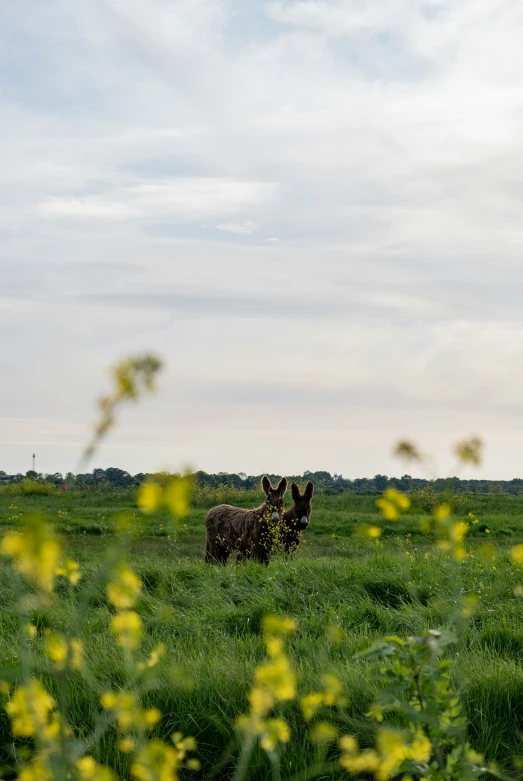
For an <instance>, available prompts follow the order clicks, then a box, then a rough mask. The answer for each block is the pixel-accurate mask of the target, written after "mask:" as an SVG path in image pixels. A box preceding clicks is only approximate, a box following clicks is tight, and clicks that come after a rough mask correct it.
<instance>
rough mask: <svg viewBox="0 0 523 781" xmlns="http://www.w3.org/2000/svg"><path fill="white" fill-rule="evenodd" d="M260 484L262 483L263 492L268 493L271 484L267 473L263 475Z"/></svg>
mask: <svg viewBox="0 0 523 781" xmlns="http://www.w3.org/2000/svg"><path fill="white" fill-rule="evenodd" d="M261 484H262V488H263V492H264V493H265V494H268V493H269V491H270V490H271V488H272V485H271V481H270V480H269V478H268V477H267V475H263V477H262V482H261Z"/></svg>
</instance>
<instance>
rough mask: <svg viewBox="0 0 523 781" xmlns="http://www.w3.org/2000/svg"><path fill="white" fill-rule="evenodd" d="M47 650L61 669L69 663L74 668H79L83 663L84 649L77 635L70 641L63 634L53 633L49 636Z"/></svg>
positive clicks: (48, 654)
mask: <svg viewBox="0 0 523 781" xmlns="http://www.w3.org/2000/svg"><path fill="white" fill-rule="evenodd" d="M45 652H46V654H47V656H48V658H49V659H51V661H53V662H54V663H55V664H56V666H57V667H58V669H59V670H63V669H65V667H66V666H67V664H69V666H70V667H71V668H72V669H73V670H79V669H80V668H81V667H82V665H83V661H84V649H83V645H82V642H81V640H79V639H78V638H77V637H74V638H73V639H72V640H71V641H70V642H69V643H68V642H67V640H66V638H65V637H64V636H63V635H61V634H56V633H52V634H50V635H49V637H48V638H47V641H46V645H45Z"/></svg>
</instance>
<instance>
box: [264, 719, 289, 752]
mask: <svg viewBox="0 0 523 781" xmlns="http://www.w3.org/2000/svg"><path fill="white" fill-rule="evenodd" d="M290 737H291V731H290V729H289V725H288V724H287V722H286V721H283V719H268V720H267V721H265V722H264V723H263V730H262V732H261V736H260V745H261V747H262V748H263V749H264V750H265V751H269V752H270V751H274V750H275V748H276V746H277V745H278V743H280V742H281V743H288V742H289V740H290Z"/></svg>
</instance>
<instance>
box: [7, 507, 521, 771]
mask: <svg viewBox="0 0 523 781" xmlns="http://www.w3.org/2000/svg"><path fill="white" fill-rule="evenodd" d="M203 504H204V502H203V501H200V500H198V497H197V502H196V508H195V509H194V510H193V511H192V512H191V513H190V515H189V516H188V517H187V518H186V519H184V521H183V523H181V524H180V526H179V528H178V529H177V530H176V531H175V532H173V530H172V528H171V525H170V523H169V520H168V519H167V518H166V517H161V516H160V517H154V519H147V518H144V516H141V515H140V514H139V513H138V511H137V509H136V506H135V500H134V496H133V494H132V493H125V494H117V493H115V494H103V493H100V494H87V493H86V494H80V493H78V494H75V493H74V492H71V493H68V494H58V495H53V496H12V495H10V494H2V495H0V525H3V526H4V527H5V528H7V527H16V525H17V524H18V523H19V522H20V519H21V517H22V516H23V514H24V513H27V512H31V511H43V512H45V513H46V514H48V515H49V516H50V517H51V518H52V519H53V521H54V523H55V525H56V526H57V528H58V529H59V530H60V532H61V533H62V535H64V537H65V538H66V542H67V545H68V548H69V553H70V555H72V556H73V557H74V558H77V559H78V560H79V561H80V564H81V567H82V570H83V571H84V572H85V573H86V574H85V578H86V579H88V578H89V573H91V572H93V573H94V572H95V571H96V569H97V567H98V566H99V563H100V561H101V559H102V557H103V549H104V547H105V545H106V543H107V538H108V537H109V536H110V535H111V534H112V529H113V525H112V519H113V516H114V514H115V512H122V511H126V512H131V513H135V515H136V519H137V523H138V524H139V527H140V533H139V535H138V537H137V538H136V539H135V540H134V542H133V545H132V552H131V556H130V560H131V563H132V565H133V567H134V568H135V569H136V571H137V572H138V573H139V574H140V576H141V577H142V580H143V583H144V590H143V598H142V604H141V608H140V610H141V612H142V614H143V616H144V620H145V622H146V640H145V649H151V648H153V647H154V646H155V645H156V644H157V643H158V642H164V643H165V644H166V645H167V647H168V649H169V653H168V657H169V662H168V665H167V667H166V669H165V670H164V671H163V672H162V675H161V685H160V687H159V688H158V689H157V690H155V691H153V692H151V693H150V694H149V695H148V697H149V701H150V703H151V704H155V705H157V706H158V707H159V708H160V709H161V711H162V713H163V714H164V718H163V720H162V722H161V724H160V725H159V727H158V734H159V735H161V736H163V737H166V736H168V735H169V734H170V733H171V732H172V731H173V730H175V729H176V730H180V731H182V732H184V733H185V734H190V735H194V736H195V737H196V739H197V741H198V745H199V749H198V756H199V757H200V759H201V760H202V761H203V765H204V769H205V770H206V771H209V769H210V768H212V767H213V766H215V765H216V762H217V759H218V758H220V757H221V756H222V755H223V752H224V751H225V750H226V748H227V746H228V745H229V741H230V739H231V737H232V736H233V733H234V729H233V724H234V719H235V717H236V716H237V715H238V714H239V713H241V712H243V711H244V710H245V709H246V693H247V691H248V688H249V686H250V684H251V682H252V675H253V670H254V668H255V666H256V665H257V664H258V663H259V662H260V661H261V660H262V659H263V656H264V653H263V642H262V639H261V636H260V620H261V618H262V616H263V615H265V614H267V613H273V612H274V613H279V614H285V615H290V616H293V617H295V618H296V619H297V621H298V624H299V631H298V632H297V634H296V635H295V636H293V637H292V638H291V640H290V641H289V649H290V655H291V658H292V661H293V664H294V666H295V668H296V670H297V671H298V673H299V678H300V687H301V689H302V690H303V691H304V692H305V691H307V690H311V689H314V688H315V687H317V686H318V685H319V679H320V676H321V674H322V673H323V672H335V673H336V674H337V675H338V676H339V677H340V678H341V680H342V681H343V683H344V685H345V687H346V690H347V692H348V695H349V700H350V702H349V706H348V723H347V724H346V725H345V726H344V729H346V730H347V731H353V732H356V733H357V734H359V735H360V736H361V739H362V742H363V743H365V741H366V740H369V739H370V736H371V728H370V723H369V721H368V720H367V719H366V718H365V713H366V711H367V709H368V707H369V705H370V704H371V702H372V700H373V696H374V693H375V691H376V688H375V687H376V683H375V682H374V681H373V680H372V672H373V669H374V668H373V667H372V665H370V664H369V663H362V662H358V661H355V660H354V658H353V657H354V654H355V653H356V652H357V651H360V650H362V649H364V648H366V647H367V646H368V645H370V644H371V643H372V642H373V641H375V640H378V639H380V638H381V637H383V636H384V635H387V634H398V635H400V636H405V635H409V634H413V633H417V632H421V631H422V630H424V629H426V628H437V627H438V628H442V627H448V626H449V625H450V623H451V616H452V614H453V613H455V612H456V608H457V605H456V600H457V598H458V596H459V589H460V588H462V589H463V591H464V592H465V593H472V594H477V595H478V596H480V603H479V608H478V610H477V612H476V613H474V615H473V616H472V617H471V618H470V619H468V620H467V621H466V622H465V623H464V631H463V634H462V635H461V643H460V646H459V648H458V649H454V650H451V651H450V653H451V654H453V655H454V658H455V660H456V664H455V667H454V675H455V683H456V686H457V687H459V689H460V691H461V694H462V697H463V700H464V702H465V705H466V710H467V714H468V717H469V720H470V739H471V741H472V743H473V745H474V746H475V748H477V749H478V750H480V751H482V752H484V753H485V754H486V757H487V759H489V760H493V759H496V760H498V761H499V762H500V763H502V765H504V766H505V767H507V768H510V767H511V762H512V759H513V758H514V757H516V756H518V755H521V754H522V748H521V741H520V735H519V722H520V719H521V714H522V713H523V667H522V665H521V659H522V653H523V632H522V631H521V629H522V619H523V600H522V599H518V598H517V597H515V596H514V593H513V590H514V587H515V586H516V585H517V584H518V583H519V582H521V581H523V572H520V571H518V570H517V569H516V568H515V567H514V566H513V565H512V564H510V562H509V557H508V550H509V548H510V547H511V546H512V545H514V544H516V543H518V542H522V541H523V501H522V500H518V499H512V498H505V497H497V496H495V497H484V496H479V497H471V498H465V499H463V500H461V511H462V514H463V517H465V518H466V517H467V514H468V513H469V512H472V513H474V514H475V515H476V516H477V518H478V519H479V523H478V524H471V529H470V534H469V535H467V537H468V539H467V548H468V550H469V551H470V552H471V553H472V554H473V555H472V556H469V557H467V559H466V560H465V561H464V562H463V563H462V564H460V565H457V564H454V563H452V562H449V561H448V560H447V559H446V558H445V557H444V556H443V555H441V554H440V553H438V552H437V549H436V548H435V546H434V543H433V540H431V538H430V537H427V536H424V535H422V534H421V533H420V532H419V521H420V519H421V517H422V516H423V511H422V508H421V507H419V506H418V507H416V506H415V507H414V509H413V510H412V511H410V512H409V513H407V514H406V515H405V516H403V517H402V519H401V520H400V521H398V522H396V523H383V524H382V523H381V521H380V519H379V516H378V514H377V512H376V509H375V498H374V497H366V496H353V495H348V494H346V495H342V496H339V497H325V496H317V497H315V498H314V502H313V516H312V523H311V527H310V529H309V530H308V531H307V533H306V535H305V540H304V543H303V545H302V546H301V548H300V550H299V551H298V553H297V555H296V556H295V557H294V558H293V559H292V560H284V559H282V558H280V557H276V558H275V559H274V560H273V561H272V562H271V564H270V565H269V567H266V568H264V567H260V566H257V565H255V564H252V563H248V564H246V565H242V566H240V567H238V566H235V565H233V564H231V565H229V566H227V567H226V568H220V567H209V566H206V565H205V564H204V563H203V552H204V518H205V514H206V507H205V506H203ZM247 504H249V502H247ZM250 504H251V506H252V501H251V503H250ZM366 523H372V524H379V525H381V526H382V527H383V529H384V534H383V537H382V539H381V541H380V542H379V543H378V544H376V543H370V542H358V541H355V540H354V538H353V536H352V535H353V532H354V529H355V528H356V527H357V526H358V525H360V524H366ZM485 529H489V530H490V533H489V534H487V533H486V531H485ZM407 535H411V536H410V537H407ZM485 541H489V542H494V543H495V544H496V547H497V549H498V554H497V558H496V560H495V561H494V562H484V561H482V560H481V558H480V557H479V556H478V555H477V551H478V547H479V545H480V544H481V543H483V542H485ZM458 570H459V572H460V575H459V579H458V578H457V576H456V572H457V571H458ZM15 588H16V583H14V582H13V577H12V574H11V571H10V569H9V568H8V565H7V564H6V563H5V562H2V563H1V564H0V658H1V659H2V660H3V661H4V664H5V663H7V664H9V663H15V662H16V659H14V650H13V649H14V647H15V643H14V636H15V633H16V631H17V617H16V614H15V605H14V601H15ZM61 611H62V612H61V613H60V611H57V610H56V609H54V610H51V611H50V612H49V613H42V612H40V613H39V614H37V615H32V616H31V618H32V620H33V621H34V622H35V623H36V625H37V626H38V627H39V629H40V630H41V632H40V635H41V636H39V637H37V639H36V640H35V641H34V653H35V654H39V653H40V652H41V646H42V644H43V634H42V633H43V630H44V629H45V626H46V625H48V624H52V625H53V626H55V627H60V626H62V627H63V626H65V625H66V624H67V621H68V614H67V611H66V610H65V609H64V608H61ZM110 619H111V610H110V608H109V606H108V605H107V602H106V599H105V594H104V590H103V588H102V587H100V588H98V589H97V590H96V592H95V593H94V594H93V595H92V597H91V600H90V604H89V608H88V611H87V616H86V622H87V626H86V630H87V631H86V635H85V637H86V653H87V657H88V659H89V662H90V666H91V669H92V671H93V679H92V680H91V681H90V682H86V681H85V680H82V678H80V675H78V681H77V685H75V686H74V687H73V689H72V697H71V703H70V707H71V716H70V718H71V721H72V723H73V725H75V726H77V727H79V728H81V729H86V728H87V727H88V726H89V725H91V724H92V723H93V719H94V717H95V714H96V711H97V707H98V706H97V702H98V698H99V695H100V694H101V693H102V692H103V691H105V690H107V689H109V688H113V687H115V686H118V685H120V684H121V683H122V676H121V668H120V663H119V653H118V651H117V650H116V648H115V645H114V642H113V640H112V638H111V636H110V634H109V622H110ZM331 623H336V624H338V625H339V626H340V627H342V629H343V640H342V642H341V643H340V644H339V645H335V646H332V645H329V643H328V642H326V639H325V638H326V632H327V630H328V627H329V625H330V624H331ZM458 651H459V653H457V652H458ZM187 681H190V682H191V685H190V686H189V685H188V683H187ZM288 717H289V720H290V724H291V727H292V729H293V736H294V739H293V742H292V744H291V745H290V746H289V747H288V749H287V751H286V752H284V754H283V759H282V777H283V778H284V779H291V778H299V779H303V781H305V780H306V779H307V777H308V776H307V774H306V769H305V768H306V767H307V766H308V765H309V764H311V763H312V762H313V761H314V750H313V749H312V748H311V747H310V745H309V744H308V741H307V736H306V729H305V728H304V725H303V721H302V719H301V717H300V716H299V713H298V710H297V708H296V707H293V708H291V709H290V712H289V716H288ZM0 731H1V732H0V742H1V744H2V745H3V746H4V753H5V751H6V750H7V749H6V748H5V744H6V743H7V742H8V738H7V722H6V718H5V714H3V715H2V716H1V717H0ZM104 751H105V752H106V754H107V757H108V759H109V761H110V762H111V763H112V764H113V765H114V766H115V767H119V769H120V770H122V771H124V770H125V767H123V766H121V765H120V766H119V764H118V763H119V762H121V761H122V760H121V759H116V752H114V736H112V735H109V736H108V737H107V739H106V741H105V743H104ZM254 764H255V767H254V769H253V776H252V777H256V778H258V779H260V781H261V779H265V778H268V777H269V769H268V765H267V763H266V760H265V759H264V758H263V757H262V756H260V755H256V757H255V760H254ZM230 767H231V765H230V764H229V765H227V764H225V765H224V767H223V768H222V770H220V772H219V773H218V775H217V778H223V779H226V778H229V777H230ZM192 777H193V778H194V777H198V774H196V776H195V774H194V773H193V774H192ZM324 777H328V778H337V777H338V776H337V775H336V773H331V774H330V775H328V776H324ZM340 777H341V776H340Z"/></svg>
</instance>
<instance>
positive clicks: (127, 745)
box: [118, 738, 135, 754]
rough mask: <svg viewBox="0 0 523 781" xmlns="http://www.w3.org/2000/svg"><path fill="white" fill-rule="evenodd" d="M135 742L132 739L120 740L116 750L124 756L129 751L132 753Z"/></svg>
mask: <svg viewBox="0 0 523 781" xmlns="http://www.w3.org/2000/svg"><path fill="white" fill-rule="evenodd" d="M134 747H135V742H134V740H132V738H122V739H121V741H120V742H119V744H118V748H119V749H120V751H121V752H122V753H124V754H129V752H130V751H134Z"/></svg>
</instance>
